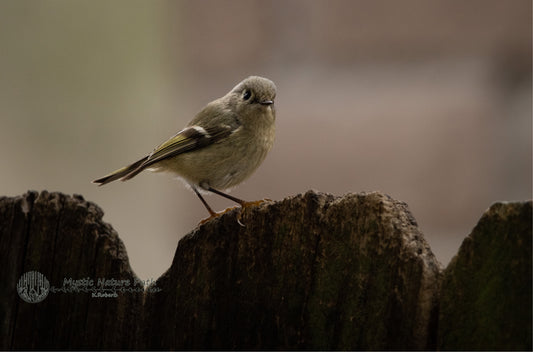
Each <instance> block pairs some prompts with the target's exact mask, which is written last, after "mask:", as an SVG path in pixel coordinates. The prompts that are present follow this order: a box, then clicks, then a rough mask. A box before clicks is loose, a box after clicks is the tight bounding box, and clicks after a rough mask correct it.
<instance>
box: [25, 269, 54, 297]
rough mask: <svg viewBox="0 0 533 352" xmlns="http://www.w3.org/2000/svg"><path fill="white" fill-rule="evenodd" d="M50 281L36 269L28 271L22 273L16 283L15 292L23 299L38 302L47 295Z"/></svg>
mask: <svg viewBox="0 0 533 352" xmlns="http://www.w3.org/2000/svg"><path fill="white" fill-rule="evenodd" d="M49 290H50V283H49V282H48V279H47V278H46V277H45V276H44V275H43V274H41V273H40V272H38V271H28V272H27V273H25V274H23V275H22V276H21V277H20V279H19V282H18V283H17V292H18V294H19V296H20V298H22V300H23V301H25V302H28V303H39V302H41V301H42V300H44V299H45V298H46V296H48V291H49Z"/></svg>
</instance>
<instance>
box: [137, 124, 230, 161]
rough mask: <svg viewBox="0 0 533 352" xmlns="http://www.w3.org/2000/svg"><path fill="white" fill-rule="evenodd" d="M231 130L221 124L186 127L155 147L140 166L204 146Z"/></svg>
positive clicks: (223, 136) (224, 135)
mask: <svg viewBox="0 0 533 352" xmlns="http://www.w3.org/2000/svg"><path fill="white" fill-rule="evenodd" d="M232 131H233V128H232V127H230V126H228V125H222V124H220V125H215V126H211V127H210V128H205V129H204V128H203V127H199V126H190V127H186V128H184V129H183V130H181V131H180V132H178V133H177V134H176V135H174V136H172V137H171V138H169V139H168V140H167V141H166V142H164V143H163V144H161V145H160V146H158V147H157V148H155V149H154V151H153V152H152V153H151V154H150V155H149V156H148V158H147V159H146V161H145V162H144V163H143V164H142V165H141V166H140V168H142V169H144V168H147V167H149V166H150V165H153V164H155V163H157V162H158V161H161V160H164V159H168V158H171V157H173V156H176V155H179V154H182V153H185V152H190V151H193V150H198V149H200V148H204V147H206V146H208V145H211V144H213V143H215V142H218V141H220V140H221V139H223V138H225V137H227V136H229V135H230V134H231V133H232Z"/></svg>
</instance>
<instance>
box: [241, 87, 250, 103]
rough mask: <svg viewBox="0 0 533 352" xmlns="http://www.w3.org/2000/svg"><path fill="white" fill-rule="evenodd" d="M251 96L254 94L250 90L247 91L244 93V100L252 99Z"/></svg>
mask: <svg viewBox="0 0 533 352" xmlns="http://www.w3.org/2000/svg"><path fill="white" fill-rule="evenodd" d="M251 96H252V92H251V91H250V90H249V89H245V90H244V92H242V98H243V99H244V100H248V99H250V97H251Z"/></svg>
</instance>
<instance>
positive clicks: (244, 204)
mask: <svg viewBox="0 0 533 352" xmlns="http://www.w3.org/2000/svg"><path fill="white" fill-rule="evenodd" d="M271 201H272V199H268V198H265V199H261V200H255V201H252V202H242V203H241V211H240V212H239V215H237V222H238V223H239V225H241V226H242V227H245V226H246V225H244V224H243V223H242V222H241V218H242V214H243V212H244V210H245V209H246V208H250V207H255V206H258V205H261V204H263V203H265V202H271Z"/></svg>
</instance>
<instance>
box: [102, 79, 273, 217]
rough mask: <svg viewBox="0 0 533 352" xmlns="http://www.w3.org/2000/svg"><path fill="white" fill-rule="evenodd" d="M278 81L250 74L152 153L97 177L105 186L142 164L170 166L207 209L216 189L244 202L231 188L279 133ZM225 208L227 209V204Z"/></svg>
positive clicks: (258, 161) (254, 165)
mask: <svg viewBox="0 0 533 352" xmlns="http://www.w3.org/2000/svg"><path fill="white" fill-rule="evenodd" d="M275 98H276V85H275V84H274V82H272V81H271V80H270V79H267V78H263V77H259V76H250V77H247V78H245V79H244V80H242V81H241V82H240V83H238V84H237V85H236V86H235V87H234V88H233V89H231V90H230V91H229V92H228V93H227V94H226V95H224V96H223V97H221V98H218V99H216V100H214V101H212V102H210V103H208V104H207V105H206V106H205V107H204V108H203V109H202V110H200V112H198V113H197V114H196V116H195V117H194V118H193V119H192V120H191V121H190V122H189V123H188V124H187V125H186V126H185V128H183V129H182V130H181V131H179V132H178V133H176V134H175V135H173V136H172V137H170V138H169V139H168V140H166V141H165V142H163V143H161V144H160V145H159V146H157V147H156V148H155V149H154V150H153V151H152V152H151V153H150V154H148V155H146V156H144V157H143V158H141V159H139V160H138V161H136V162H134V163H132V164H131V165H128V166H125V167H123V168H121V169H118V170H116V171H114V172H112V173H110V174H108V175H106V176H104V177H101V178H99V179H96V180H94V181H93V183H95V184H97V185H99V186H102V185H105V184H108V183H110V182H113V181H115V180H121V181H127V180H129V179H131V178H133V177H135V176H136V175H138V174H139V173H140V172H142V171H144V170H149V171H155V172H161V171H163V172H170V173H172V174H174V175H175V176H177V177H178V178H181V179H182V180H184V181H185V182H186V183H187V184H188V185H189V186H190V188H191V189H192V190H193V191H194V193H195V194H196V195H197V196H198V198H199V199H200V201H201V202H202V204H203V205H204V206H205V208H206V209H207V211H208V212H209V215H210V216H209V217H208V218H206V219H204V220H203V221H202V222H201V223H205V222H207V221H209V220H211V219H212V218H215V217H217V216H219V215H221V214H222V213H224V212H220V213H217V212H215V211H214V210H213V209H212V208H211V207H210V206H209V204H208V203H207V202H206V200H205V199H204V197H203V196H202V194H205V193H214V194H217V195H219V196H222V197H225V198H227V199H230V200H231V201H233V202H235V203H238V204H239V205H240V206H241V211H242V209H244V208H245V207H247V206H251V205H255V204H258V203H260V202H262V201H258V202H246V201H244V200H242V199H240V198H237V197H234V196H231V195H229V194H227V193H226V192H227V190H229V189H231V188H233V187H235V186H237V185H238V184H240V183H241V182H243V181H244V180H246V179H247V178H248V177H249V176H250V175H251V174H252V173H253V172H254V171H255V170H256V169H257V168H258V167H259V165H260V164H261V163H262V162H263V160H264V159H265V157H266V156H267V153H268V152H269V151H270V149H271V148H272V145H273V143H274V135H275V120H276V110H275V107H274V99H275ZM226 211H227V210H226Z"/></svg>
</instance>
